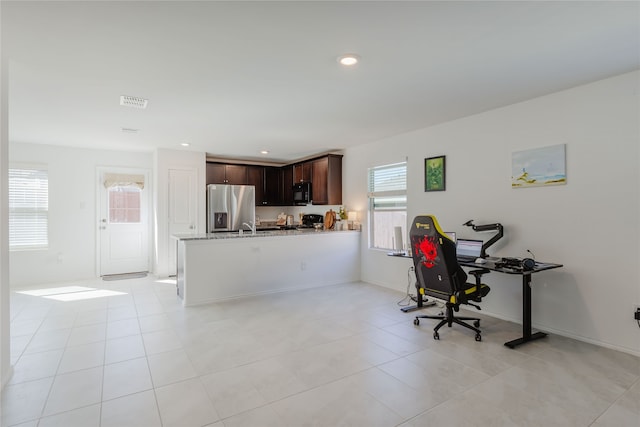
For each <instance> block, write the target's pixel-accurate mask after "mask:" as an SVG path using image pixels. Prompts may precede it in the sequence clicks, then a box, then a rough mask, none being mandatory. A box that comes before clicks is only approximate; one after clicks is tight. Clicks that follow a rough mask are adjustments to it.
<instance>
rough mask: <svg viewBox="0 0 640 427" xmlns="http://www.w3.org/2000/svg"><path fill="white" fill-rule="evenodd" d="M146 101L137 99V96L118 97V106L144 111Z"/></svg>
mask: <svg viewBox="0 0 640 427" xmlns="http://www.w3.org/2000/svg"><path fill="white" fill-rule="evenodd" d="M147 102H149V100H148V99H144V98H139V97H137V96H128V95H120V105H124V106H125V107H132V108H138V109H140V110H144V109H145V108H147Z"/></svg>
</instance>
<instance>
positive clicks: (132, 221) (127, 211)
mask: <svg viewBox="0 0 640 427" xmlns="http://www.w3.org/2000/svg"><path fill="white" fill-rule="evenodd" d="M149 193H150V189H149V172H148V171H147V170H145V169H131V168H98V191H97V194H98V210H97V213H98V249H97V250H98V275H99V276H107V275H112V274H126V273H137V272H147V271H149V236H150V230H149V227H150V223H151V221H150V220H149V213H150V212H149Z"/></svg>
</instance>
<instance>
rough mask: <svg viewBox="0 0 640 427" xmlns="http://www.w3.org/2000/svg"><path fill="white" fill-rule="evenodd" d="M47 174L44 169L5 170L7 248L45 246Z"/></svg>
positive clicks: (47, 218) (43, 167) (41, 167)
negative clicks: (7, 220) (7, 196)
mask: <svg viewBox="0 0 640 427" xmlns="http://www.w3.org/2000/svg"><path fill="white" fill-rule="evenodd" d="M48 221H49V174H48V172H47V169H46V167H45V166H36V167H31V166H30V167H26V166H25V167H14V168H12V167H10V168H9V249H12V250H15V249H40V248H46V247H47V245H48V244H49V238H48Z"/></svg>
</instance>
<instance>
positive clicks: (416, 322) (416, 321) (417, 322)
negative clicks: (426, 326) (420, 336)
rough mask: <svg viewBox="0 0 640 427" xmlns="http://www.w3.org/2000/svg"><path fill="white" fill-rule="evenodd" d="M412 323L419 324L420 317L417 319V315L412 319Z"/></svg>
mask: <svg viewBox="0 0 640 427" xmlns="http://www.w3.org/2000/svg"><path fill="white" fill-rule="evenodd" d="M413 324H414V325H416V326H418V325H419V324H420V319H418V318H417V317H416V318H415V319H413Z"/></svg>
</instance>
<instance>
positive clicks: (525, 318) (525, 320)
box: [504, 274, 547, 348]
mask: <svg viewBox="0 0 640 427" xmlns="http://www.w3.org/2000/svg"><path fill="white" fill-rule="evenodd" d="M546 336H547V334H545V333H544V332H536V333H535V334H532V333H531V275H530V274H523V275H522V338H518V339H515V340H513V341H509V342H506V343H504V345H506V346H507V347H509V348H516V347H517V346H519V345H521V344H524V343H526V342H529V341H534V340H538V339H540V338H544V337H546Z"/></svg>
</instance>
